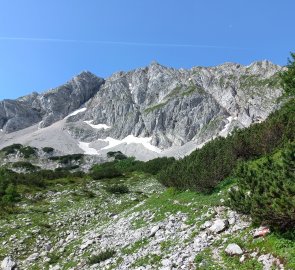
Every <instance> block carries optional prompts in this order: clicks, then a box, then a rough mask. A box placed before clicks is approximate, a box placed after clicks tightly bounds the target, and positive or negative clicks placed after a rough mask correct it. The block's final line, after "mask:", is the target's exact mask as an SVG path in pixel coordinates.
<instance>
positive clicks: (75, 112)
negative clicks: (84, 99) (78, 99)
mask: <svg viewBox="0 0 295 270" xmlns="http://www.w3.org/2000/svg"><path fill="white" fill-rule="evenodd" d="M86 110H87V108H82V109H79V110H76V111H73V112H72V113H70V114H69V115H68V116H67V117H66V118H68V117H70V116H74V115H77V114H78V113H81V112H85V111H86Z"/></svg>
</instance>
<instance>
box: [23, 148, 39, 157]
mask: <svg viewBox="0 0 295 270" xmlns="http://www.w3.org/2000/svg"><path fill="white" fill-rule="evenodd" d="M19 151H20V153H21V155H22V156H23V157H24V158H30V157H32V156H36V153H37V151H38V149H37V148H36V147H31V146H23V147H21V148H20V150H19Z"/></svg>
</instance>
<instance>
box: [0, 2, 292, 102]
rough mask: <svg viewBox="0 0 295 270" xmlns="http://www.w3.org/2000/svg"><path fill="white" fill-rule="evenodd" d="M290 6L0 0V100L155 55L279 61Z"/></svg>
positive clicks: (288, 39) (177, 61) (184, 62)
mask: <svg viewBox="0 0 295 270" xmlns="http://www.w3.org/2000/svg"><path fill="white" fill-rule="evenodd" d="M294 11H295V1H294V0H281V1H278V0H247V1H246V0H181V1H180V0H83V1H82V0H50V1H38V0H26V1H23V0H9V1H5V0H2V1H1V6H0V100H1V99H4V98H16V97H18V96H21V95H25V94H28V93H30V92H32V91H37V92H40V91H45V90H47V89H49V88H53V87H56V86H58V85H60V84H62V83H64V82H66V81H67V80H69V79H70V78H71V77H72V76H74V75H75V74H77V73H79V72H81V71H82V70H89V71H91V72H93V73H95V74H96V75H99V76H102V77H107V76H109V75H111V74H112V73H113V72H116V71H119V70H130V69H134V68H136V67H141V66H146V65H148V64H149V63H150V62H151V61H153V60H156V61H158V62H159V63H161V64H163V65H167V66H172V67H177V68H179V67H184V68H190V67H192V66H198V65H200V66H210V65H217V64H221V63H223V62H238V63H242V64H249V63H251V62H253V61H255V60H261V59H269V60H271V61H273V62H274V63H277V64H282V65H283V64H286V61H287V57H288V56H289V52H290V51H294V48H295V34H294V27H295V23H294Z"/></svg>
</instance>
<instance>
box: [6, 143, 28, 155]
mask: <svg viewBox="0 0 295 270" xmlns="http://www.w3.org/2000/svg"><path fill="white" fill-rule="evenodd" d="M22 147H23V146H22V145H21V144H12V145H9V146H6V147H4V148H2V149H1V151H2V152H4V153H5V155H6V156H8V155H10V154H15V153H16V152H17V151H18V150H19V149H21V148H22Z"/></svg>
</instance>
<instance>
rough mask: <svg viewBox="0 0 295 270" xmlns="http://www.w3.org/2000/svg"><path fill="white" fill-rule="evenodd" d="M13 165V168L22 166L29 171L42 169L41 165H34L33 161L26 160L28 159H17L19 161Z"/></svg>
mask: <svg viewBox="0 0 295 270" xmlns="http://www.w3.org/2000/svg"><path fill="white" fill-rule="evenodd" d="M12 167H13V168H21V169H25V170H27V171H35V170H37V169H40V167H39V166H35V165H33V164H32V163H30V162H26V161H17V162H14V163H13V164H12Z"/></svg>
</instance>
